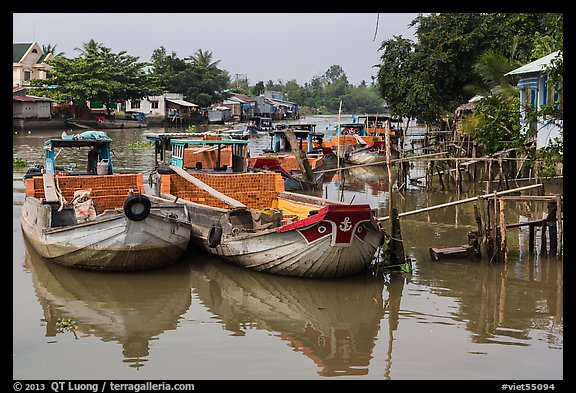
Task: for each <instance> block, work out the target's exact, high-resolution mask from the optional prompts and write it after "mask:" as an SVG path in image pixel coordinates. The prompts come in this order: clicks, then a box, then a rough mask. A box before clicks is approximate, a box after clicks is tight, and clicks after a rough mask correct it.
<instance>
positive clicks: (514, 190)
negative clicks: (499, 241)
mask: <svg viewBox="0 0 576 393" xmlns="http://www.w3.org/2000/svg"><path fill="white" fill-rule="evenodd" d="M542 186H543V184H542V183H538V184H532V185H529V186H524V187H518V188H513V189H510V190H505V191H498V192H493V193H490V194H485V195H478V196H475V197H471V198H465V199H460V200H457V201H452V202H447V203H442V204H440V205H434V206H429V207H425V208H422V209H416V210H412V211H408V212H403V213H399V214H398V217H406V216H410V215H412V214H417V213H423V212H427V211H430V210H436V209H440V208H443V207H449V206H456V205H460V204H463V203H468V202H474V201H477V200H478V199H479V198H483V199H488V198H493V197H494V196H500V195H505V194H510V193H513V192H519V191H525V190H529V189H532V188H536V187H542ZM388 219H390V216H385V217H379V218H378V221H385V220H388Z"/></svg>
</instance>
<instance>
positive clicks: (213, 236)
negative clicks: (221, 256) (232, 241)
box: [208, 225, 222, 248]
mask: <svg viewBox="0 0 576 393" xmlns="http://www.w3.org/2000/svg"><path fill="white" fill-rule="evenodd" d="M221 240H222V227H221V226H220V225H212V226H211V227H210V231H208V246H209V247H210V248H216V247H217V246H218V245H219V244H220V241H221Z"/></svg>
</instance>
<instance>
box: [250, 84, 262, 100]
mask: <svg viewBox="0 0 576 393" xmlns="http://www.w3.org/2000/svg"><path fill="white" fill-rule="evenodd" d="M251 92H252V95H255V96H259V95H260V94H264V82H262V81H259V82H258V83H256V84H255V85H254V86H252V88H251Z"/></svg>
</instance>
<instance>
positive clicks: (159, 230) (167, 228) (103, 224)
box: [21, 197, 190, 271]
mask: <svg viewBox="0 0 576 393" xmlns="http://www.w3.org/2000/svg"><path fill="white" fill-rule="evenodd" d="M50 209H51V208H50V206H49V205H45V204H41V203H40V202H39V201H38V199H36V198H32V197H27V198H26V200H25V202H24V204H23V206H22V215H21V226H22V231H23V233H24V236H25V237H26V239H27V240H28V241H29V243H30V245H31V246H32V247H33V248H34V249H35V251H36V252H38V254H40V256H42V257H44V258H46V259H49V260H52V261H53V262H55V263H58V264H60V265H63V266H67V267H73V268H78V269H88V270H101V271H135V270H146V269H154V268H158V267H162V266H166V265H169V264H172V263H175V262H176V261H177V260H178V259H179V258H180V256H181V255H182V253H183V252H184V251H185V250H186V248H187V246H188V243H189V239H190V226H189V224H188V223H187V222H186V219H185V217H186V215H185V213H184V210H183V209H182V208H178V207H175V208H168V207H159V206H155V205H152V209H151V211H150V215H149V216H148V217H146V218H145V219H144V220H142V221H132V220H130V219H128V218H127V217H126V215H125V214H124V212H123V211H122V210H121V209H119V210H115V211H107V212H105V213H104V214H103V215H101V216H99V217H97V218H96V219H95V220H93V221H89V222H86V223H79V224H71V225H64V226H59V227H54V228H51V227H50V220H51V218H50V215H51V211H50ZM168 214H172V217H169V216H168ZM176 216H178V217H177V218H176Z"/></svg>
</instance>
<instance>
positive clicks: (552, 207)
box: [546, 201, 558, 255]
mask: <svg viewBox="0 0 576 393" xmlns="http://www.w3.org/2000/svg"><path fill="white" fill-rule="evenodd" d="M556 209H557V207H556V201H554V202H548V215H547V216H546V222H547V223H548V225H547V226H548V233H549V235H550V250H549V254H550V255H556V253H557V252H558V237H557V230H556V221H557V218H556Z"/></svg>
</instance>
